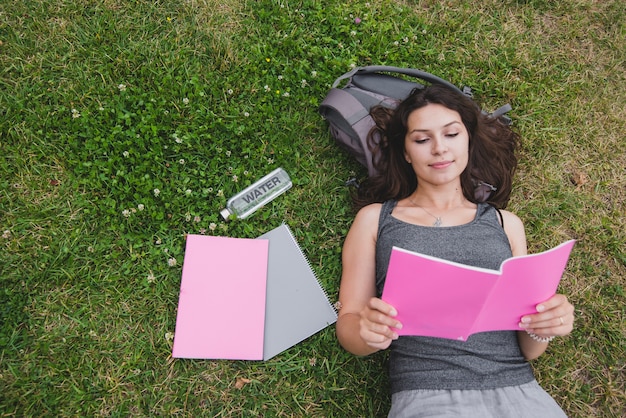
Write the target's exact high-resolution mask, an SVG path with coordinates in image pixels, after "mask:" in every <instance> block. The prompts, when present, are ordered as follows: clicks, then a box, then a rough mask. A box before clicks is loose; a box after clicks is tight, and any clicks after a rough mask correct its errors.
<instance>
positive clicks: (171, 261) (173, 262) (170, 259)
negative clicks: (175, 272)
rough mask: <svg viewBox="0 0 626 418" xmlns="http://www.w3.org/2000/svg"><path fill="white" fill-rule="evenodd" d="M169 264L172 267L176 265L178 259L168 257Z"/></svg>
mask: <svg viewBox="0 0 626 418" xmlns="http://www.w3.org/2000/svg"><path fill="white" fill-rule="evenodd" d="M167 265H168V266H170V267H174V266H175V265H176V259H175V258H174V257H171V258H168V259H167Z"/></svg>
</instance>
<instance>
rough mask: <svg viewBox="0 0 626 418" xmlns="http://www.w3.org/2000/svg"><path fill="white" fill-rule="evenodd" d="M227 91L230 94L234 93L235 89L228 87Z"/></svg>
mask: <svg viewBox="0 0 626 418" xmlns="http://www.w3.org/2000/svg"><path fill="white" fill-rule="evenodd" d="M226 92H227V93H228V94H233V93H234V92H233V89H228V90H227V91H226Z"/></svg>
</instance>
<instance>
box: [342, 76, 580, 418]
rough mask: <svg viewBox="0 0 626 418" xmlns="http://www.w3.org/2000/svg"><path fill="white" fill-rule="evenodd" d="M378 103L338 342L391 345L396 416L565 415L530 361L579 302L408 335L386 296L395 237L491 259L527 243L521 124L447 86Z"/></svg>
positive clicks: (404, 243)
mask: <svg viewBox="0 0 626 418" xmlns="http://www.w3.org/2000/svg"><path fill="white" fill-rule="evenodd" d="M372 114H373V116H374V117H375V120H376V122H377V127H376V128H375V129H374V131H373V132H372V134H377V135H379V137H380V142H379V145H378V147H377V149H376V150H375V151H376V153H375V161H376V162H377V168H378V172H379V173H381V174H380V175H378V176H376V177H372V178H371V179H370V180H368V181H367V182H366V184H363V185H362V186H361V187H360V189H359V194H358V196H356V204H357V207H359V208H360V210H359V212H358V214H357V215H356V218H355V220H354V223H353V225H352V227H351V228H350V231H349V233H348V235H347V237H346V241H345V243H344V247H343V273H342V278H341V287H340V293H339V300H340V305H341V309H340V312H339V319H338V321H337V336H338V338H339V342H340V343H341V345H342V346H343V347H344V348H345V349H346V350H348V351H349V352H351V353H353V354H356V355H368V354H372V353H374V352H376V351H379V350H385V349H387V348H389V349H390V357H389V377H390V383H391V394H392V398H391V410H390V412H389V416H390V417H435V416H436V417H447V416H455V417H458V416H463V417H498V418H503V417H529V418H530V417H532V418H535V417H563V416H565V414H564V413H563V411H562V410H561V408H560V407H559V406H558V405H557V403H556V402H555V401H554V400H553V399H552V398H551V397H550V395H548V394H547V393H546V392H545V391H544V390H543V389H542V388H541V387H540V386H539V385H538V384H537V382H536V381H535V378H534V376H533V372H532V370H531V367H530V365H529V363H528V360H532V359H535V358H537V357H539V356H540V355H541V354H542V353H543V352H544V351H545V350H546V347H547V346H548V342H549V341H550V340H552V338H554V337H555V336H563V335H567V334H569V333H570V332H571V331H572V329H573V323H574V308H573V306H572V305H571V304H570V303H569V302H568V300H567V298H566V297H565V296H563V295H559V294H557V295H555V296H553V297H551V298H550V299H548V300H546V301H544V302H543V303H540V304H539V305H538V306H537V313H534V314H532V315H526V316H524V317H522V318H520V324H519V327H520V330H519V331H492V332H482V333H477V334H474V335H472V336H470V337H469V338H468V340H467V341H456V340H448V339H442V338H434V337H422V336H401V337H398V334H397V332H396V330H397V329H400V328H401V327H402V324H401V323H400V322H399V321H398V320H397V319H396V318H395V315H396V314H397V312H396V310H395V308H394V307H393V306H390V305H389V304H387V303H385V302H384V301H382V300H381V299H380V295H381V294H382V289H383V286H384V283H385V275H386V271H387V267H388V262H389V256H390V253H391V249H392V247H393V246H398V247H401V248H405V249H407V250H411V251H415V252H419V253H423V254H427V255H431V256H434V257H439V258H443V259H447V260H450V261H454V262H458V263H461V264H466V265H472V266H476V267H481V268H487V269H492V270H498V269H499V268H500V264H501V263H502V261H504V260H505V259H507V258H509V257H511V256H520V255H524V254H526V251H527V249H526V236H525V232H524V226H523V224H522V222H521V220H520V219H519V218H518V217H517V216H516V215H514V214H513V213H511V212H508V211H505V210H502V208H504V207H506V204H507V202H508V199H509V195H510V192H511V187H512V177H513V173H514V171H515V168H516V165H517V158H516V156H515V151H516V147H517V142H518V136H517V134H516V133H514V132H513V131H512V130H511V129H510V128H509V127H508V126H506V125H504V124H502V123H501V122H499V121H498V120H496V119H492V118H489V117H488V116H485V115H484V114H482V113H481V111H480V109H479V108H478V106H477V105H476V104H475V103H474V102H473V101H472V100H471V99H469V98H467V97H465V96H463V95H461V94H458V93H456V92H454V91H452V90H449V89H447V88H445V87H440V86H431V87H428V88H426V89H422V90H416V91H414V92H413V93H411V95H410V96H409V97H408V98H407V99H405V100H404V101H403V102H402V103H401V104H400V105H399V106H398V108H397V109H396V110H395V111H389V110H386V109H383V108H377V109H374V110H373V112H372ZM486 184H493V185H495V186H496V187H497V189H496V190H495V191H492V190H491V188H490V187H488V186H485V185H486ZM477 185H478V186H477ZM485 187H487V189H485ZM428 280H437V278H436V277H429V278H428Z"/></svg>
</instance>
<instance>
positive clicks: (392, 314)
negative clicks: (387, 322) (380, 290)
mask: <svg viewBox="0 0 626 418" xmlns="http://www.w3.org/2000/svg"><path fill="white" fill-rule="evenodd" d="M389 315H390V316H396V315H398V312H397V311H396V310H395V309H392V310H390V311H389Z"/></svg>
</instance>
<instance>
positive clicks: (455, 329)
mask: <svg viewBox="0 0 626 418" xmlns="http://www.w3.org/2000/svg"><path fill="white" fill-rule="evenodd" d="M573 245H574V241H573V240H572V241H567V242H565V243H563V244H561V245H559V246H557V247H555V248H553V249H551V250H548V251H544V252H542V253H539V254H532V255H526V256H521V257H513V258H510V259H508V260H505V261H504V262H503V263H502V267H501V269H500V271H497V270H488V269H481V268H476V267H472V266H466V265H462V264H458V263H453V262H450V261H447V260H442V259H439V258H436V257H430V256H426V255H423V254H418V253H415V252H411V251H407V250H403V249H400V248H397V247H394V248H393V250H392V252H391V258H390V260H389V268H388V270H387V278H386V281H385V287H384V289H383V294H382V299H383V300H384V301H386V302H388V303H390V304H391V305H392V306H394V307H395V308H396V310H397V311H398V316H397V319H398V320H399V321H400V322H401V323H402V325H403V328H402V329H401V330H398V334H399V335H422V336H431V337H440V338H450V339H457V340H462V341H465V340H467V338H468V337H469V336H470V335H471V334H474V333H476V332H483V331H495V330H519V326H518V324H519V321H520V318H521V317H522V316H523V315H525V314H528V313H533V312H535V306H536V305H537V304H538V303H540V302H543V301H544V300H546V299H548V298H549V297H550V296H552V295H554V293H555V292H556V289H557V286H558V284H559V281H560V280H561V277H562V275H563V271H564V269H565V266H566V264H567V260H568V259H569V254H570V252H571V250H572V247H573Z"/></svg>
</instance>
